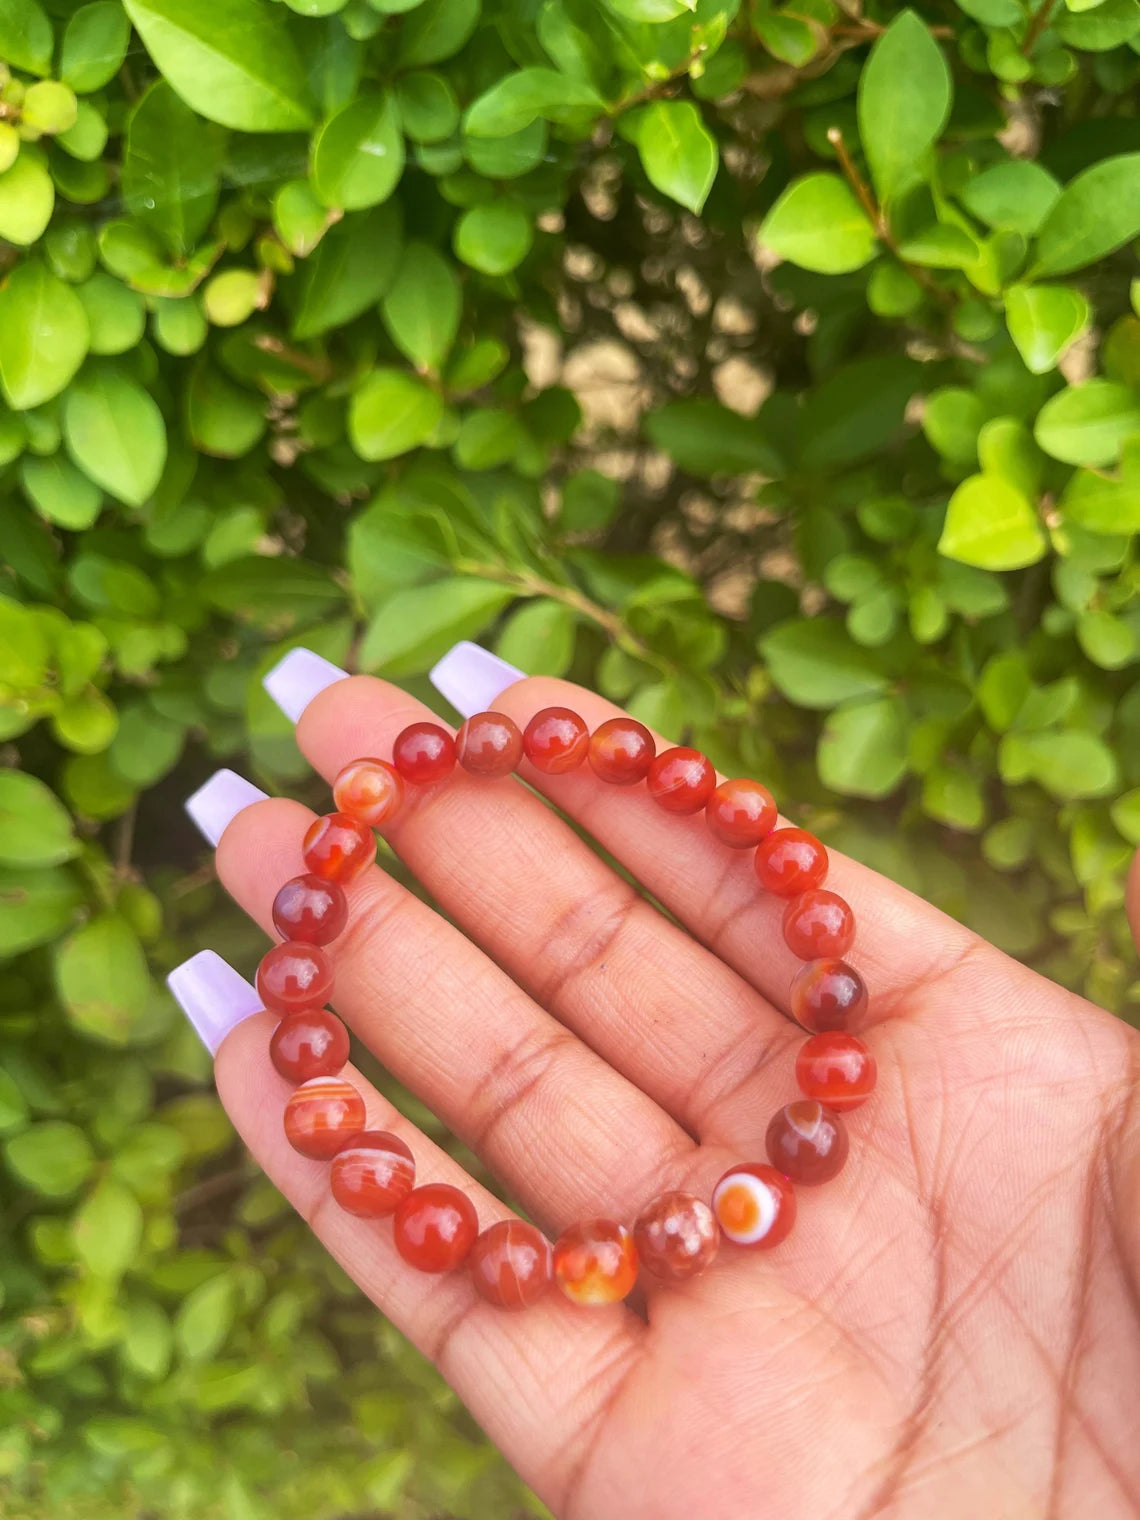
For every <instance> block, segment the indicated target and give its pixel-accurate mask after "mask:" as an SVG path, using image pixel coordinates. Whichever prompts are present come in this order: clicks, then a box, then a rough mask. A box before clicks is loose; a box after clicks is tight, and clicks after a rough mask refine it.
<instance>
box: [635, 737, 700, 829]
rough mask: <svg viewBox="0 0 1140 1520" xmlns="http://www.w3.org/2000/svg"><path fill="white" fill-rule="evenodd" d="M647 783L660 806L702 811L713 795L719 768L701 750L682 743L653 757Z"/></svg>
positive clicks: (680, 811)
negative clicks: (716, 768)
mask: <svg viewBox="0 0 1140 1520" xmlns="http://www.w3.org/2000/svg"><path fill="white" fill-rule="evenodd" d="M645 785H646V789H647V790H648V792H649V795H650V796H651V797H652V798H653V800H654V802H656V804H657V806H658V807H661V808H664V809H665V811H666V812H667V813H681V814H686V813H699V812H700V810H701V809H702V808H703V807H704V806H705V804H706V803H707V802H708V800H709V798H710V797H711V796H712V792H713V788H714V787H715V786H716V771H714V770H713V767H712V761H711V760H710V759H709V758H708V756H707V755H702V754H701V752H700V750H699V749H689V748H688V747H687V746H686V745H683V744H678V745H675V746H674V748H673V749H666V750H662V751H661V753H660V754H659V755H657V756H656V757H655V758H654V759H653V761H652V763H651V764H650V767H649V771H648V773H647V775H646V777H645Z"/></svg>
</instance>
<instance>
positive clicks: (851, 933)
mask: <svg viewBox="0 0 1140 1520" xmlns="http://www.w3.org/2000/svg"><path fill="white" fill-rule="evenodd" d="M784 941H785V943H786V944H787V947H788V949H789V950H790V951H791V952H792V954H793V955H798V956H799V958H800V960H801V961H811V960H818V959H819V958H820V957H821V956H839V955H846V954H847V952H848V950H850V948H851V946H852V945H853V944H854V943H855V915H854V913H852V911H851V908H850V905H849V904H848V903H846V902H845V901H844V900H843V898H842V897H840V896H839V894H838V893H837V892H828V891H826V890H818V891H814V892H801V893H800V895H799V897H793V898H792V900H791V902H789V904H788V906H787V907H786V908H785V909H784Z"/></svg>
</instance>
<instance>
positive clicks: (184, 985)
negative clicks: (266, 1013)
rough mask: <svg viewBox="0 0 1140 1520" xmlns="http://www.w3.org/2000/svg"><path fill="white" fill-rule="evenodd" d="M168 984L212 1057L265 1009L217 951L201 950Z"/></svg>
mask: <svg viewBox="0 0 1140 1520" xmlns="http://www.w3.org/2000/svg"><path fill="white" fill-rule="evenodd" d="M166 985H167V986H168V987H169V988H170V990H171V992H172V993H173V994H174V997H175V1000H176V1001H177V1003H178V1005H179V1006H180V1007H181V1009H182V1012H183V1013H184V1014H185V1015H186V1017H187V1018H188V1019H189V1020H190V1022H191V1024H193V1026H194V1030H195V1032H196V1034H197V1035H198V1038H199V1039H200V1040H201V1041H202V1044H203V1045H204V1046H205V1047H206V1049H207V1050H208V1051H209V1052H210V1054H211V1055H212V1056H213V1055H217V1053H218V1046H219V1045H220V1044H221V1043H222V1041H223V1040H224V1039H225V1037H226V1035H228V1034H229V1032H230V1030H231V1029H233V1028H234V1026H235V1025H237V1024H240V1023H241V1022H242V1020H243V1019H248V1018H249V1016H250V1014H252V1013H260V1012H261V1010H262V1008H263V1007H264V1006H265V1005H264V1004H263V1003H262V1001H261V999H260V998H259V997H258V995H257V991H256V989H255V988H253V987H251V986H250V985H249V983H248V982H247V981H246V979H245V977H244V976H239V975H238V973H237V972H236V971H235V970H234V968H233V967H232V966H231V965H229V964H228V962H226V961H224V960H223V959H222V958H221V956H220V955H217V954H215V953H214V951H213V950H199V952H198V954H197V955H192V956H191V957H190V959H189V960H188V961H183V962H182V964H181V966H175V968H174V970H173V971H172V972H171V973H170V975H169V976H168V977H167V978H166Z"/></svg>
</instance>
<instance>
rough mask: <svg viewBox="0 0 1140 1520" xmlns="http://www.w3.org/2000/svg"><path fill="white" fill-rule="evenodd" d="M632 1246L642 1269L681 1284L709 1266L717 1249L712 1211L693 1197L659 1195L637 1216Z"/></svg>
mask: <svg viewBox="0 0 1140 1520" xmlns="http://www.w3.org/2000/svg"><path fill="white" fill-rule="evenodd" d="M633 1239H634V1244H635V1245H636V1246H637V1254H638V1257H639V1259H640V1261H641V1264H642V1266H644V1267H646V1268H647V1269H648V1270H649V1271H650V1272H652V1273H653V1275H654V1277H660V1278H663V1279H664V1280H665V1281H666V1282H684V1281H685V1280H686V1278H689V1277H696V1276H697V1275H698V1274H699V1273H701V1272H704V1271H706V1270H707V1269H708V1268H709V1267H711V1266H712V1264H713V1261H714V1259H715V1257H716V1253H717V1251H718V1250H719V1249H720V1234H719V1232H718V1230H717V1227H716V1219H715V1218H714V1217H713V1211H712V1209H710V1208H709V1206H708V1204H707V1203H703V1202H702V1201H701V1200H700V1199H699V1198H694V1197H693V1195H692V1193H662V1194H661V1196H660V1197H659V1198H655V1199H654V1200H653V1202H652V1203H651V1204H649V1206H648V1207H647V1208H644V1209H643V1210H642V1211H641V1213H640V1214H639V1215H638V1216H637V1222H636V1223H635V1224H634V1227H633Z"/></svg>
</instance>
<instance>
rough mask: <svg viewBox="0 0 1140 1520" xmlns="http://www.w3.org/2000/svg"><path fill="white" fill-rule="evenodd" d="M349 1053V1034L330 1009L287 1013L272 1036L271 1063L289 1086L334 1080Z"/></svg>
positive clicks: (270, 1038) (306, 1009)
mask: <svg viewBox="0 0 1140 1520" xmlns="http://www.w3.org/2000/svg"><path fill="white" fill-rule="evenodd" d="M348 1049H349V1040H348V1030H347V1029H346V1028H345V1027H344V1025H343V1024H342V1023H341V1021H340V1020H339V1019H338V1018H337V1016H336V1014H335V1013H330V1012H329V1010H328V1009H327V1008H302V1009H301V1010H300V1011H299V1012H297V1013H287V1014H286V1015H285V1017H284V1018H283V1019H282V1020H281V1022H280V1024H278V1026H277V1028H276V1029H275V1030H274V1031H273V1033H272V1034H271V1035H270V1036H269V1059H270V1060H271V1061H272V1062H273V1065H274V1067H275V1068H276V1070H277V1071H279V1072H280V1073H281V1075H282V1076H283V1077H284V1078H285V1080H286V1081H287V1082H308V1081H309V1080H310V1078H312V1077H335V1076H336V1074H337V1072H338V1071H340V1070H341V1068H342V1067H343V1066H344V1063H345V1062H346V1061H347V1060H348Z"/></svg>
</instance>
